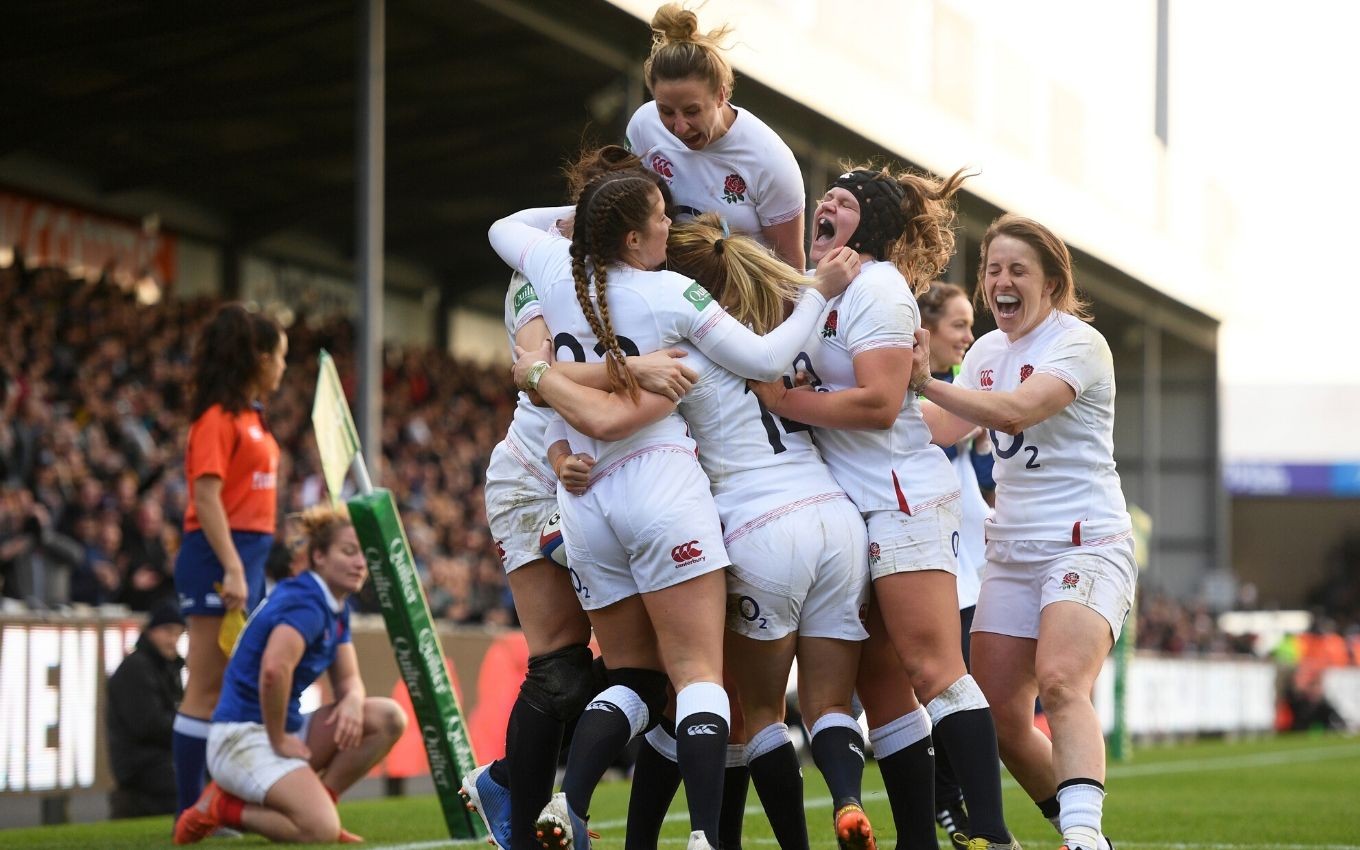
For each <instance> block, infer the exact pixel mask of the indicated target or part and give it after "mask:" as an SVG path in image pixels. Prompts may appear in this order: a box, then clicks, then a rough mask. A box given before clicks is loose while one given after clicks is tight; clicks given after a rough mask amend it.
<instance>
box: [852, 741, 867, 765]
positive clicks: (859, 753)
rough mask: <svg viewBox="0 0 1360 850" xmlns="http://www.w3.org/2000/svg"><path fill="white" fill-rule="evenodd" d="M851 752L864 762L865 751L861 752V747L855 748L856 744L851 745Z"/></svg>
mask: <svg viewBox="0 0 1360 850" xmlns="http://www.w3.org/2000/svg"><path fill="white" fill-rule="evenodd" d="M850 752H852V753H854V754H855V755H857V756H859V760H860V761H864V750H861V749H860V748H859V747H857V746H855V745H854V744H851V745H850Z"/></svg>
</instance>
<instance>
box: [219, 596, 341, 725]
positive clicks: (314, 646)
mask: <svg viewBox="0 0 1360 850" xmlns="http://www.w3.org/2000/svg"><path fill="white" fill-rule="evenodd" d="M281 625H288V626H292V627H293V628H294V629H297V631H298V633H299V634H301V635H302V639H303V640H304V641H306V643H307V648H306V649H305V650H304V651H303V653H302V658H301V659H300V660H299V661H298V665H297V668H296V669H295V670H294V671H293V687H292V690H291V691H290V692H289V694H288V719H287V722H286V724H285V727H284V728H285V729H286V730H287V731H289V732H296V731H297V730H298V729H300V728H302V713H301V711H300V710H299V705H300V697H301V695H302V692H303V691H304V690H306V689H307V686H308V685H310V684H312V682H315V681H316V678H317V677H318V676H320V675H321V674H322V673H323V672H325V670H326V669H327V668H328V667H330V666H331V663H332V662H334V661H335V651H336V649H337V648H338V647H339V646H340V644H342V643H349V642H350V631H349V604H348V602H343V603H342V602H339V601H337V600H336V598H335V597H334V596H333V595H332V594H331V592H330V589H329V588H327V587H326V584H325V582H324V581H322V579H321V577H320V576H318V575H316V573H313V572H312V571H310V570H308V571H307V572H304V573H302V574H301V575H299V576H296V577H295V578H290V579H287V580H285V581H281V582H279V584H278V585H277V586H276V587H275V588H274V591H273V592H272V593H270V594H269V596H268V597H266V598H265V601H264V603H263V604H262V605H260V607H259V608H256V609H255V613H254V614H252V615H251V617H250V620H249V621H248V622H247V623H246V627H245V630H244V631H242V632H241V637H240V639H239V640H238V641H237V643H236V651H235V652H234V653H232V656H231V660H230V661H229V662H227V670H226V673H225V674H224V675H223V677H222V696H221V698H220V699H219V700H218V702H217V710H216V711H214V712H213V716H212V719H213V722H214V723H263V722H264V719H263V716H262V715H261V713H260V663H261V660H262V659H263V658H264V650H265V646H266V645H268V643H269V636H270V634H272V633H273V631H274V629H275V627H277V626H281Z"/></svg>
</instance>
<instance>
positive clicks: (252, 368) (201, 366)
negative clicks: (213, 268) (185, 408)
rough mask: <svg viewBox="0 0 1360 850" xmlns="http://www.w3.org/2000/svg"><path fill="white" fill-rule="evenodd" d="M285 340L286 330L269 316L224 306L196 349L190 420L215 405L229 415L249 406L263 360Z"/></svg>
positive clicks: (237, 306)
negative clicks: (280, 341) (284, 331)
mask: <svg viewBox="0 0 1360 850" xmlns="http://www.w3.org/2000/svg"><path fill="white" fill-rule="evenodd" d="M282 338H283V328H282V327H280V326H279V323H278V322H276V321H274V320H273V319H271V318H269V317H268V316H265V315H262V314H260V313H252V312H251V311H249V310H247V309H246V308H245V306H244V305H242V304H235V303H233V304H223V305H222V307H221V308H220V309H219V310H218V311H217V313H216V314H215V315H214V316H213V317H212V319H211V320H209V321H208V323H207V324H206V325H204V326H203V330H202V331H200V332H199V334H198V342H197V344H196V345H195V347H194V367H193V368H194V373H193V383H192V386H193V395H192V398H193V403H192V404H191V405H190V416H191V418H193V419H197V418H198V417H200V416H202V415H203V414H204V412H206V411H207V409H208V408H210V407H212V406H213V405H214V404H220V405H221V406H222V409H223V410H225V411H227V412H228V413H240V412H241V411H243V410H245V409H246V408H247V407H249V406H250V402H251V398H250V391H251V385H252V383H253V382H254V380H255V378H256V376H257V375H259V374H260V357H261V356H263V355H267V354H273V353H274V350H275V349H276V348H278V347H279V340H280V339H282Z"/></svg>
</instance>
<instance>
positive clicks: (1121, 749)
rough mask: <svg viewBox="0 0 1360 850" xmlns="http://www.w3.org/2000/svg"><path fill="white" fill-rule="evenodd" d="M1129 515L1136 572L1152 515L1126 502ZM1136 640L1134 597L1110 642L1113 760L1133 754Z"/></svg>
mask: <svg viewBox="0 0 1360 850" xmlns="http://www.w3.org/2000/svg"><path fill="white" fill-rule="evenodd" d="M1129 517H1130V519H1131V520H1132V521H1133V552H1134V558H1135V560H1137V562H1138V571H1139V572H1140V573H1141V572H1142V571H1143V570H1145V569H1147V562H1148V551H1149V547H1148V541H1149V540H1150V539H1151V538H1152V517H1151V516H1149V515H1148V512H1147V511H1145V510H1143V509H1142V508H1140V507H1138V506H1137V505H1129ZM1137 642H1138V597H1137V595H1136V594H1135V595H1134V598H1133V607H1132V608H1130V609H1129V614H1128V617H1127V619H1125V621H1124V628H1123V629H1122V630H1120V632H1119V640H1117V641H1115V645H1114V729H1113V730H1111V732H1110V742H1109V743H1110V758H1112V759H1114V760H1115V761H1128V760H1129V759H1130V758H1132V757H1133V747H1132V746H1131V745H1130V741H1129V718H1128V713H1129V663H1130V662H1131V661H1132V660H1133V650H1134V646H1135V645H1136V644H1137Z"/></svg>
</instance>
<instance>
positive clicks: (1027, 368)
mask: <svg viewBox="0 0 1360 850" xmlns="http://www.w3.org/2000/svg"><path fill="white" fill-rule="evenodd" d="M1033 374H1034V367H1033V366H1031V365H1029V364H1028V363H1026V364H1025V365H1024V366H1021V367H1020V383H1022V384H1023V383H1024V382H1025V379H1026V378H1028V377H1029V376H1030V375H1033Z"/></svg>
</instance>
